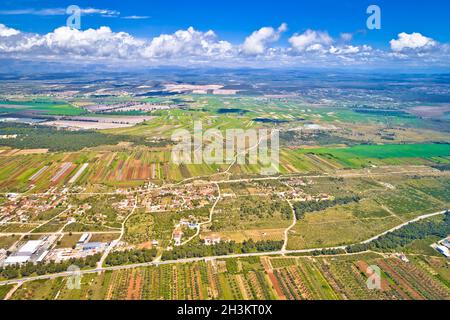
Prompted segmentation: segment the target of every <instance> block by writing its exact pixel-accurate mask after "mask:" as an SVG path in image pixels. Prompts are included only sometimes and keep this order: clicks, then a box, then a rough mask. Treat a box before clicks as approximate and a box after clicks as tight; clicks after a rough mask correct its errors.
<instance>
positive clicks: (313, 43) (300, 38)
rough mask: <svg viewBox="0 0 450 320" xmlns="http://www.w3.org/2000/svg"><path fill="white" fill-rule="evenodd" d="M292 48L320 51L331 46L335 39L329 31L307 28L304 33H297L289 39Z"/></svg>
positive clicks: (300, 50) (301, 50)
mask: <svg viewBox="0 0 450 320" xmlns="http://www.w3.org/2000/svg"><path fill="white" fill-rule="evenodd" d="M289 43H290V44H291V46H292V48H293V49H294V50H295V51H297V52H304V51H320V50H323V49H324V47H325V46H330V45H331V44H332V43H333V39H332V38H331V37H330V35H329V34H328V32H322V31H314V30H310V29H308V30H306V31H305V32H304V33H302V34H297V33H296V34H295V35H293V36H292V37H291V38H290V39H289Z"/></svg>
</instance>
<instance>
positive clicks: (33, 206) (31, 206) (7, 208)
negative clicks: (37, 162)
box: [0, 193, 66, 225]
mask: <svg viewBox="0 0 450 320" xmlns="http://www.w3.org/2000/svg"><path fill="white" fill-rule="evenodd" d="M7 199H8V202H6V203H5V204H3V205H2V206H1V207H0V225H1V224H2V223H6V222H8V221H9V220H11V219H12V218H13V217H14V220H15V221H19V222H22V223H27V222H28V221H29V220H30V219H31V218H32V217H33V216H36V215H38V214H40V213H42V212H46V211H50V210H53V209H55V208H56V207H57V206H58V205H59V204H60V203H62V202H64V201H65V199H66V197H65V196H59V197H58V196H56V195H53V196H50V195H35V196H33V197H23V196H20V195H19V194H16V193H8V194H7Z"/></svg>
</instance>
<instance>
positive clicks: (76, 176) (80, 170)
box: [69, 163, 89, 183]
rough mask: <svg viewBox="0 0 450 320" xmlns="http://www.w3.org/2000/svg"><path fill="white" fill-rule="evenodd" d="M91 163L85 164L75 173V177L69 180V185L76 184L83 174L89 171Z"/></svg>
mask: <svg viewBox="0 0 450 320" xmlns="http://www.w3.org/2000/svg"><path fill="white" fill-rule="evenodd" d="M88 166H89V163H84V164H83V165H82V166H81V168H80V169H79V170H78V171H77V173H75V175H74V176H73V177H72V178H71V179H70V180H69V183H75V182H76V181H77V180H78V178H79V177H80V176H81V175H82V174H83V172H84V171H85V170H86V169H87V167H88Z"/></svg>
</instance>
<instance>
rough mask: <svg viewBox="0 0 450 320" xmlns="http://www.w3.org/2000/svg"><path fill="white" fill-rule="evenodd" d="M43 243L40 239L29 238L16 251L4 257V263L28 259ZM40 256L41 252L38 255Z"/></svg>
mask: <svg viewBox="0 0 450 320" xmlns="http://www.w3.org/2000/svg"><path fill="white" fill-rule="evenodd" d="M43 244H44V241H42V240H31V241H28V242H27V243H25V244H24V245H23V246H22V247H20V249H19V250H17V252H16V253H14V254H13V255H10V256H9V257H8V258H6V260H5V262H4V264H5V265H14V264H22V263H26V262H28V261H30V259H31V257H32V256H33V254H35V253H36V252H37V251H38V250H39V248H40V247H41V246H42V245H43ZM40 256H42V254H41V255H40Z"/></svg>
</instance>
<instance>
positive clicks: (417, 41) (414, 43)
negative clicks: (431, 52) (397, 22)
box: [390, 32, 437, 52]
mask: <svg viewBox="0 0 450 320" xmlns="http://www.w3.org/2000/svg"><path fill="white" fill-rule="evenodd" d="M390 44H391V49H392V51H394V52H402V51H407V50H427V49H431V48H433V47H435V46H436V45H437V42H436V41H434V40H433V39H431V38H428V37H425V36H423V35H422V34H420V33H418V32H414V33H411V34H408V33H405V32H402V33H400V34H399V35H398V39H392V40H391V41H390Z"/></svg>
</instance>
